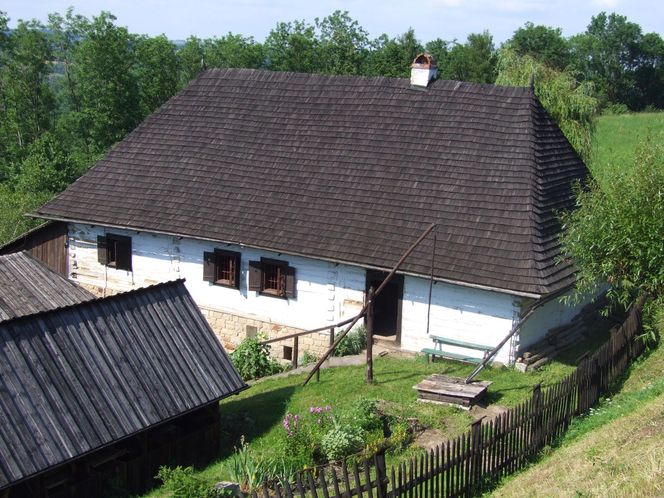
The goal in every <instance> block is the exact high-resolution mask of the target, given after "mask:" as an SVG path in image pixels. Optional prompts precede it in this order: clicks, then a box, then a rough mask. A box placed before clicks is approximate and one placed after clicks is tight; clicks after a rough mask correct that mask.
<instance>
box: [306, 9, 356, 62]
mask: <svg viewBox="0 0 664 498" xmlns="http://www.w3.org/2000/svg"><path fill="white" fill-rule="evenodd" d="M316 28H317V29H318V32H319V43H318V47H317V50H318V60H319V61H320V66H319V68H320V71H321V72H323V73H328V74H360V73H361V72H362V68H363V66H364V63H365V59H366V56H367V49H368V46H369V38H368V33H367V32H366V31H365V30H364V29H362V26H360V25H359V23H358V22H357V21H355V20H353V19H352V18H351V17H350V16H349V15H348V12H341V11H339V10H337V11H335V12H333V13H332V14H331V15H329V16H327V17H324V18H323V19H322V20H319V19H318V18H316Z"/></svg>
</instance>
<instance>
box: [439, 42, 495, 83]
mask: <svg viewBox="0 0 664 498" xmlns="http://www.w3.org/2000/svg"><path fill="white" fill-rule="evenodd" d="M438 68H439V72H440V76H441V78H444V79H450V80H458V81H472V82H475V83H493V82H494V81H495V79H496V49H495V47H494V45H493V38H492V36H491V34H490V33H489V32H488V31H484V32H483V33H471V34H470V35H468V39H467V40H466V43H464V44H459V43H454V44H453V45H452V47H451V48H450V49H449V51H448V53H447V55H446V57H445V59H443V60H439V61H438Z"/></svg>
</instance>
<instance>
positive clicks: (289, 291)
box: [284, 266, 295, 298]
mask: <svg viewBox="0 0 664 498" xmlns="http://www.w3.org/2000/svg"><path fill="white" fill-rule="evenodd" d="M284 270H285V271H286V297H290V298H294V297H295V268H293V267H292V266H286V268H284Z"/></svg>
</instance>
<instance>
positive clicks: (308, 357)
mask: <svg viewBox="0 0 664 498" xmlns="http://www.w3.org/2000/svg"><path fill="white" fill-rule="evenodd" d="M317 361H318V356H316V355H315V354H313V353H310V352H309V351H305V352H304V353H302V361H300V366H303V367H306V366H307V365H310V364H312V363H316V362H317Z"/></svg>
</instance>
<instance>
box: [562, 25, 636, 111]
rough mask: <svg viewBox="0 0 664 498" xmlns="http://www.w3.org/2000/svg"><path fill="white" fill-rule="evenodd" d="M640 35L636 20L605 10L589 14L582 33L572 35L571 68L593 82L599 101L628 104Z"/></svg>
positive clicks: (631, 92)
mask: <svg viewBox="0 0 664 498" xmlns="http://www.w3.org/2000/svg"><path fill="white" fill-rule="evenodd" d="M641 39H642V35H641V27H640V26H639V25H638V24H636V23H633V22H629V21H627V18H626V17H625V16H621V15H618V14H610V15H608V16H607V14H606V13H605V12H601V13H600V14H598V15H597V16H594V17H593V18H592V20H591V21H590V24H589V25H588V28H587V30H586V32H585V33H583V34H580V35H577V36H574V37H572V39H571V46H572V52H573V55H574V64H575V69H577V70H578V71H579V72H580V73H581V75H582V77H583V79H585V80H587V81H591V82H592V83H593V84H594V85H595V87H596V89H597V92H598V95H599V97H600V99H601V101H602V104H608V103H617V102H620V103H624V104H627V105H630V104H632V102H633V100H634V97H635V95H636V92H638V90H637V88H636V82H635V77H634V71H635V70H636V69H637V67H638V66H639V57H640V45H641ZM632 107H633V104H632Z"/></svg>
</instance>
